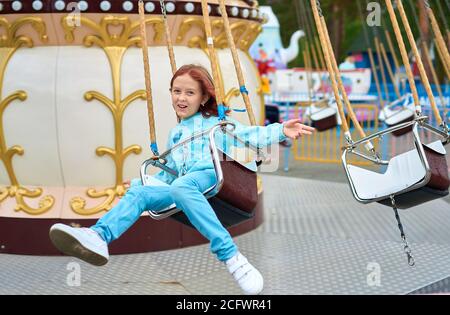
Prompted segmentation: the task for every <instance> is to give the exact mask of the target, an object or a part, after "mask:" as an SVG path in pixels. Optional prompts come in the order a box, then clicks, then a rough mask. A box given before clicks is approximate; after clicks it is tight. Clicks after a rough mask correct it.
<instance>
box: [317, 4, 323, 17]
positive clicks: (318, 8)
mask: <svg viewBox="0 0 450 315" xmlns="http://www.w3.org/2000/svg"><path fill="white" fill-rule="evenodd" d="M316 6H317V12H319V16H320V17H322V16H323V13H322V7H321V6H320V0H316Z"/></svg>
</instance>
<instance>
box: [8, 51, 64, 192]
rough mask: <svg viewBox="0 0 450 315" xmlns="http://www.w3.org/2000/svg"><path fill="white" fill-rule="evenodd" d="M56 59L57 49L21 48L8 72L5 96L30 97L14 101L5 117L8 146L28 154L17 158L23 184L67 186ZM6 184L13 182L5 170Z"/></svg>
mask: <svg viewBox="0 0 450 315" xmlns="http://www.w3.org/2000/svg"><path fill="white" fill-rule="evenodd" d="M56 58H57V49H56V48H54V47H34V48H32V49H19V50H18V51H17V52H16V53H15V54H14V55H13V57H12V58H11V60H10V62H9V64H8V66H7V68H6V71H5V77H4V85H3V91H2V97H3V98H5V97H7V96H8V95H10V94H12V93H14V92H16V91H18V90H23V91H25V92H26V94H27V98H26V99H25V100H24V101H20V100H15V101H13V102H12V103H11V104H10V105H9V106H8V107H7V108H6V110H5V112H4V116H3V123H4V133H5V134H4V136H5V140H6V144H7V147H8V148H9V147H11V146H13V145H19V146H21V147H22V148H23V149H24V155H22V156H19V155H16V156H14V157H13V167H14V171H15V174H16V176H17V179H18V180H19V183H20V184H21V185H25V186H26V185H36V186H42V185H43V186H47V185H48V186H63V178H62V175H61V167H60V163H59V156H58V140H57V128H58V125H57V124H56V112H57V108H56V106H55V97H54V89H55V81H56V79H55V74H56V71H55V67H56ZM4 184H6V185H8V184H10V182H9V178H8V176H7V175H6V172H5V170H4V168H2V169H1V170H0V185H4Z"/></svg>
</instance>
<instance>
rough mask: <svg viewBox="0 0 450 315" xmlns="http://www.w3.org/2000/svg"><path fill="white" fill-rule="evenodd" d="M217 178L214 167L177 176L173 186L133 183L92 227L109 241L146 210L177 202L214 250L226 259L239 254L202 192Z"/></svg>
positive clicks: (155, 209) (164, 206) (158, 208)
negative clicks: (134, 184)
mask: <svg viewBox="0 0 450 315" xmlns="http://www.w3.org/2000/svg"><path fill="white" fill-rule="evenodd" d="M215 182H216V175H215V172H214V170H204V171H198V172H192V173H188V174H186V175H184V176H182V177H180V178H177V179H176V180H175V181H173V182H172V184H171V185H170V186H142V185H136V186H132V187H130V189H129V190H128V191H127V193H126V194H125V196H124V197H123V198H122V199H121V200H120V201H119V203H118V204H117V205H116V206H115V207H114V208H112V209H111V210H110V211H109V212H108V213H106V214H105V215H104V216H103V217H102V218H100V219H99V220H98V221H97V223H96V224H95V225H94V226H92V227H91V228H92V229H93V230H94V231H96V232H97V233H99V234H100V236H102V238H103V239H104V240H105V241H106V242H107V243H108V244H109V243H111V242H112V241H114V240H115V239H117V238H119V237H120V235H122V233H124V232H125V231H126V230H128V229H129V228H130V227H131V226H132V225H133V224H134V223H135V222H136V221H137V220H138V219H139V217H140V216H141V214H142V213H143V212H144V211H145V210H153V211H158V210H162V209H164V208H166V207H168V206H170V205H171V204H172V203H175V205H176V206H177V208H178V209H181V210H182V211H183V212H184V213H185V214H186V216H187V217H188V218H189V221H190V222H191V223H192V225H193V226H194V227H195V228H196V229H197V230H198V231H199V232H200V233H201V234H202V235H203V236H204V237H206V238H207V239H208V240H209V241H210V248H211V252H212V253H214V254H216V255H217V258H218V259H219V260H220V261H225V260H227V259H229V258H231V257H233V256H234V255H235V254H236V252H237V247H236V245H235V244H234V242H233V239H232V238H231V236H230V233H228V231H227V230H226V229H225V228H224V227H223V225H222V224H221V223H220V221H219V219H218V218H217V216H216V214H215V213H214V210H213V209H212V208H211V206H210V204H209V203H208V201H207V200H206V198H205V197H204V196H203V193H202V192H203V191H205V190H206V189H208V188H209V187H211V186H213V185H214V184H215Z"/></svg>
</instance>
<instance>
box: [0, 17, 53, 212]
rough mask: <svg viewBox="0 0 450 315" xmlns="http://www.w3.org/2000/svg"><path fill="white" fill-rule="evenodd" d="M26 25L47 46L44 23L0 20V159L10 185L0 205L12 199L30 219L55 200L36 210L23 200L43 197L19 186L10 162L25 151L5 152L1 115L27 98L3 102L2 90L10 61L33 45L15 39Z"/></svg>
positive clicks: (1, 191) (0, 194) (25, 19)
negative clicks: (1, 31)
mask: <svg viewBox="0 0 450 315" xmlns="http://www.w3.org/2000/svg"><path fill="white" fill-rule="evenodd" d="M28 24H30V25H31V26H32V27H33V28H34V30H35V31H36V32H37V33H38V34H39V37H40V39H41V41H42V42H46V41H47V40H48V37H47V35H46V27H45V23H44V22H43V21H42V19H41V18H36V17H23V18H19V19H17V20H15V21H14V22H12V23H10V22H9V21H8V20H6V19H5V18H0V28H3V29H5V31H6V34H5V35H3V36H0V159H1V161H2V162H3V165H4V166H5V169H6V172H7V173H8V177H9V180H10V183H11V186H9V187H2V188H0V202H2V201H4V200H5V199H6V198H7V197H11V198H15V199H16V207H15V210H16V211H24V212H26V213H28V214H31V215H39V214H42V213H45V212H47V211H48V210H49V209H50V208H51V207H52V206H53V204H54V203H55V198H54V197H53V196H50V195H49V196H44V197H43V198H42V199H41V200H40V201H39V206H38V208H33V207H30V206H29V205H27V203H26V202H25V199H24V197H27V198H38V197H40V196H41V195H42V189H41V188H36V190H29V189H27V188H25V187H22V186H21V185H20V183H19V181H18V179H17V177H16V175H15V172H14V168H13V163H12V159H13V156H14V155H20V156H21V155H23V154H24V152H25V151H24V149H23V148H22V147H21V146H19V145H15V146H12V147H11V148H7V146H6V140H5V133H4V128H3V113H4V112H5V109H6V107H8V105H9V104H11V103H12V102H13V101H15V100H20V101H25V100H26V99H27V94H26V92H25V91H16V92H14V93H12V94H10V95H9V96H7V97H6V98H5V99H3V97H2V90H3V79H4V75H5V71H6V67H7V65H8V63H9V61H10V59H11V57H12V56H13V55H14V53H15V52H16V51H17V50H18V49H19V48H20V47H22V46H27V47H28V48H32V47H33V41H32V40H31V38H29V37H27V36H25V35H17V31H18V30H19V29H20V28H22V27H23V26H24V25H28Z"/></svg>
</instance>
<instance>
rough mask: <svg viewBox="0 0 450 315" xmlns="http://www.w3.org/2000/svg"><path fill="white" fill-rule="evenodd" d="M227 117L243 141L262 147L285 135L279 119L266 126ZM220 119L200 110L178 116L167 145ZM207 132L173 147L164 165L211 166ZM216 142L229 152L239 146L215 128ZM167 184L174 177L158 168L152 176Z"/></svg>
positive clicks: (180, 169)
mask: <svg viewBox="0 0 450 315" xmlns="http://www.w3.org/2000/svg"><path fill="white" fill-rule="evenodd" d="M227 121H230V122H233V123H234V124H235V125H236V128H235V130H234V132H233V133H234V134H235V135H236V136H237V137H239V138H241V139H242V140H244V141H247V142H248V143H250V144H252V145H254V146H256V147H258V148H262V147H265V146H269V145H271V144H273V143H278V142H281V141H284V140H285V139H286V136H285V135H284V133H283V125H282V124H279V123H274V124H270V125H268V126H265V127H263V126H245V125H243V124H241V123H240V122H238V121H236V120H234V119H231V118H228V117H227ZM219 122H220V120H219V118H218V117H216V116H212V117H209V118H205V117H203V116H202V114H201V113H200V112H199V113H196V114H195V115H193V116H191V117H189V118H187V119H183V120H181V122H180V123H178V124H177V125H176V126H175V127H174V128H173V129H172V130H171V131H170V133H169V139H168V142H167V149H170V148H172V147H173V146H174V145H176V144H177V143H179V142H181V141H183V140H185V139H186V138H188V137H191V136H192V135H193V134H196V133H198V132H200V131H204V130H208V129H211V128H212V127H214V126H215V125H216V124H218V123H219ZM208 137H209V136H208V134H206V135H205V136H203V137H199V138H197V139H196V140H194V141H191V142H188V143H187V144H186V145H184V146H182V147H181V148H179V149H175V150H174V151H172V154H170V155H168V156H167V164H166V165H167V166H168V167H170V168H172V169H174V170H176V171H177V172H178V174H179V175H184V174H187V173H190V172H195V171H200V170H205V169H212V168H214V166H213V163H212V160H211V153H210V151H209V138H208ZM215 140H216V144H217V146H218V147H219V148H220V149H222V150H223V151H224V152H225V153H227V154H229V153H230V149H231V147H232V146H241V145H239V144H238V142H237V141H235V139H234V140H233V138H232V137H230V136H224V134H223V133H222V132H220V131H217V132H216V137H215ZM154 177H155V178H156V179H159V180H161V181H163V182H165V183H167V184H170V183H172V182H173V181H174V180H175V179H176V177H175V176H173V175H172V174H169V173H167V172H165V171H161V172H159V173H158V174H156V175H155V176H154ZM138 184H141V179H140V178H136V179H133V180H132V182H131V186H134V185H138Z"/></svg>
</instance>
